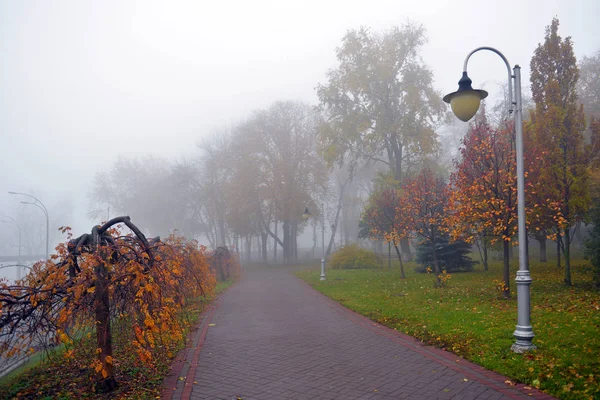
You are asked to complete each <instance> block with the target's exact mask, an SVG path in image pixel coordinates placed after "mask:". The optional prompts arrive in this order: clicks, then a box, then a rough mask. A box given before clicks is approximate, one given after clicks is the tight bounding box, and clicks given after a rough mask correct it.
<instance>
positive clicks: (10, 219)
mask: <svg viewBox="0 0 600 400" xmlns="http://www.w3.org/2000/svg"><path fill="white" fill-rule="evenodd" d="M3 217H4V218H8V219H9V220H8V221H0V222H2V223H5V224H10V223H11V222H12V223H14V224H15V225H16V226H17V230H18V231H19V262H21V225H19V223H18V222H17V221H16V220H15V219H14V218H13V217H9V216H8V215H3ZM17 279H21V268H20V264H17Z"/></svg>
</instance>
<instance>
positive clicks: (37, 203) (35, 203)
mask: <svg viewBox="0 0 600 400" xmlns="http://www.w3.org/2000/svg"><path fill="white" fill-rule="evenodd" d="M8 194H15V195H21V196H27V197H30V198H32V199H33V200H34V202H33V203H32V202H30V201H22V202H21V204H30V205H32V206H36V207H37V208H39V209H40V210H42V211H43V212H44V214H45V215H46V260H47V259H48V244H49V243H48V241H49V237H50V218H48V209H47V208H46V206H45V205H44V203H42V202H41V201H40V200H39V199H38V198H37V197H35V196H32V195H30V194H27V193H19V192H8Z"/></svg>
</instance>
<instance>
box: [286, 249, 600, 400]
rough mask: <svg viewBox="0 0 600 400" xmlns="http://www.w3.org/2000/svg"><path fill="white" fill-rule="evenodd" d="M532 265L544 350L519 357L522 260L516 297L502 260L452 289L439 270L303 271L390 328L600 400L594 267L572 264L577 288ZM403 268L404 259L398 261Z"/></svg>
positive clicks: (557, 389) (454, 279)
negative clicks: (504, 288)
mask: <svg viewBox="0 0 600 400" xmlns="http://www.w3.org/2000/svg"><path fill="white" fill-rule="evenodd" d="M531 264H532V265H531V266H530V270H531V275H532V278H533V285H532V287H531V307H532V312H531V320H532V325H533V329H534V333H535V338H534V343H535V345H536V346H537V347H538V350H537V351H533V352H530V353H527V354H523V355H520V354H514V353H512V352H511V351H510V346H511V344H512V343H513V341H514V338H513V336H512V334H513V331H514V329H515V324H516V318H517V301H516V295H515V291H516V287H515V286H516V285H515V284H514V276H515V273H516V270H517V262H516V261H515V262H514V265H513V266H511V276H512V278H511V279H512V281H511V287H510V289H511V292H512V295H513V298H512V299H510V300H503V299H502V296H501V292H500V289H499V287H498V286H499V284H500V282H501V279H502V270H501V263H500V262H497V263H492V265H491V266H490V270H489V271H487V272H485V271H483V268H482V267H481V266H478V267H476V270H475V271H474V272H469V273H455V274H452V276H451V278H450V280H449V281H448V282H447V284H446V287H443V288H434V278H433V276H432V275H427V274H418V273H415V272H413V271H412V270H413V268H414V267H415V266H416V264H414V263H408V266H407V265H405V268H406V271H407V278H406V279H402V278H401V277H400V270H399V268H398V267H397V266H396V267H392V268H391V269H387V268H383V269H371V270H364V269H363V270H328V271H327V280H326V281H324V282H322V281H319V271H318V270H309V271H299V272H297V275H298V276H299V277H300V278H302V279H304V280H306V281H307V282H308V283H309V284H311V285H312V286H313V287H314V288H315V289H317V290H318V291H320V292H322V293H323V294H325V295H327V296H328V297H330V298H332V299H334V300H336V301H338V302H340V303H341V304H343V305H344V306H346V307H348V308H350V309H352V310H354V311H356V312H358V313H360V314H363V315H365V316H367V317H369V318H371V319H372V320H374V321H377V322H379V323H381V324H384V325H386V326H388V327H390V328H393V329H396V330H398V331H401V332H405V333H407V334H409V335H411V336H414V337H416V338H419V339H421V340H422V341H424V342H426V343H429V344H432V345H435V346H438V347H441V348H444V349H447V350H449V351H452V352H454V353H456V354H459V355H461V356H463V357H465V358H467V359H469V360H471V361H473V362H475V363H477V364H480V365H482V366H484V367H486V368H488V369H491V370H494V371H497V372H499V373H501V374H503V375H506V376H508V377H510V378H511V379H513V380H515V381H517V382H523V383H526V384H529V385H532V386H535V387H538V388H540V389H541V390H543V391H545V392H548V393H550V394H552V395H554V396H557V397H560V398H563V399H582V398H583V399H585V398H590V399H594V398H595V399H600V292H598V291H596V290H594V289H593V287H592V285H591V276H590V275H589V274H588V273H587V272H586V269H587V268H588V267H589V266H588V264H586V263H585V262H584V261H576V262H573V263H572V264H573V266H572V268H573V282H574V286H573V287H569V288H567V287H565V286H564V285H563V284H562V278H563V271H562V270H559V269H558V268H557V267H556V265H555V262H553V261H549V262H548V263H545V264H542V263H535V262H532V263H531ZM396 265H397V264H396Z"/></svg>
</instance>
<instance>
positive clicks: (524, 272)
mask: <svg viewBox="0 0 600 400" xmlns="http://www.w3.org/2000/svg"><path fill="white" fill-rule="evenodd" d="M480 50H489V51H491V52H494V53H496V54H498V55H499V56H500V58H502V60H503V61H504V64H506V69H507V70H508V98H509V109H508V112H509V113H512V112H513V111H514V113H515V130H516V142H517V143H516V147H517V202H518V205H517V217H518V228H519V271H517V278H516V283H517V310H518V311H517V326H516V329H515V332H514V333H513V335H514V336H515V339H516V340H515V343H513V345H512V346H511V350H512V351H514V352H515V353H523V352H526V351H529V350H535V348H536V347H535V345H534V344H533V343H532V341H533V337H534V334H533V327H532V326H531V322H530V318H531V307H530V286H531V281H532V280H531V276H530V274H529V266H528V261H529V260H528V259H527V253H526V240H527V238H526V236H527V235H526V230H525V174H524V170H523V110H522V97H521V67H519V66H518V65H515V66H514V68H513V73H511V70H510V64H509V63H508V60H507V59H506V57H504V54H502V53H501V52H500V51H498V50H496V49H494V48H493V47H479V48H477V49H475V50H473V51H472V52H470V53H469V54H468V55H467V57H466V58H465V62H464V65H463V74H462V78H460V80H459V81H458V90H457V91H456V92H453V93H450V94H447V95H446V96H444V101H445V102H446V103H450V106H451V107H452V112H453V113H454V114H455V115H456V116H457V117H458V118H459V119H460V120H462V121H464V122H467V121H468V120H470V119H471V118H472V117H473V116H474V115H475V113H476V112H477V110H478V109H479V104H480V102H481V100H482V99H485V98H486V97H487V95H488V94H487V92H486V91H485V90H474V89H473V88H472V87H471V79H470V78H469V76H468V75H467V64H468V62H469V58H470V57H471V56H472V55H473V54H474V53H476V52H478V51H480ZM513 83H514V90H515V96H514V100H513V95H512V87H513V86H512V85H513Z"/></svg>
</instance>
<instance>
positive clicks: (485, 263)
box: [483, 238, 489, 271]
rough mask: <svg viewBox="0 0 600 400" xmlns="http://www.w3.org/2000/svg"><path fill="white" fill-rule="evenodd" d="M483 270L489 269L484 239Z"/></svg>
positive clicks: (486, 246)
mask: <svg viewBox="0 0 600 400" xmlns="http://www.w3.org/2000/svg"><path fill="white" fill-rule="evenodd" d="M483 268H484V270H485V271H487V270H488V268H489V264H488V245H487V240H485V238H484V239H483Z"/></svg>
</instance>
